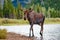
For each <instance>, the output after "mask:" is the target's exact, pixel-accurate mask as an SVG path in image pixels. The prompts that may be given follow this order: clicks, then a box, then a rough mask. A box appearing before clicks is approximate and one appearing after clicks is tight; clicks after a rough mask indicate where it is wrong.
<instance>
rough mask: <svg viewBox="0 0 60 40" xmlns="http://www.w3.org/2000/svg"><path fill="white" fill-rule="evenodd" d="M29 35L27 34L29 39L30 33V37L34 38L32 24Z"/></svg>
mask: <svg viewBox="0 0 60 40" xmlns="http://www.w3.org/2000/svg"><path fill="white" fill-rule="evenodd" d="M30 25H31V27H30V33H29V37H31V32H32V37H33V36H34V31H33V24H30Z"/></svg>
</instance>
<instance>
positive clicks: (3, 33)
mask: <svg viewBox="0 0 60 40" xmlns="http://www.w3.org/2000/svg"><path fill="white" fill-rule="evenodd" d="M6 36H7V30H6V29H3V30H2V29H0V39H5V38H6Z"/></svg>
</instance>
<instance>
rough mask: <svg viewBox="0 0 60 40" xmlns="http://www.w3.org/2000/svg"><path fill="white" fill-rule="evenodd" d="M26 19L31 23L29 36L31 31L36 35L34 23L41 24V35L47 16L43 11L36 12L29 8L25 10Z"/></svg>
mask: <svg viewBox="0 0 60 40" xmlns="http://www.w3.org/2000/svg"><path fill="white" fill-rule="evenodd" d="M26 19H27V20H28V21H29V23H30V25H31V27H30V32H29V36H31V31H32V37H33V36H34V32H33V24H38V25H41V31H40V35H41V36H42V35H43V24H44V20H45V16H44V15H43V14H42V13H36V12H35V11H33V10H31V9H29V10H25V11H24V20H26Z"/></svg>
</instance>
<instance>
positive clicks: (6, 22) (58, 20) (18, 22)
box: [0, 18, 60, 25]
mask: <svg viewBox="0 0 60 40" xmlns="http://www.w3.org/2000/svg"><path fill="white" fill-rule="evenodd" d="M22 24H29V22H28V21H27V20H26V21H25V20H23V19H7V18H0V25H22ZM44 24H60V18H46V19H45V22H44Z"/></svg>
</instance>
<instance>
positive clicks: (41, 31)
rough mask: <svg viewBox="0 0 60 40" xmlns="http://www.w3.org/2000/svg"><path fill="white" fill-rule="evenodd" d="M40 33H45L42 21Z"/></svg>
mask: <svg viewBox="0 0 60 40" xmlns="http://www.w3.org/2000/svg"><path fill="white" fill-rule="evenodd" d="M40 35H41V36H42V35H43V23H41V30H40Z"/></svg>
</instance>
